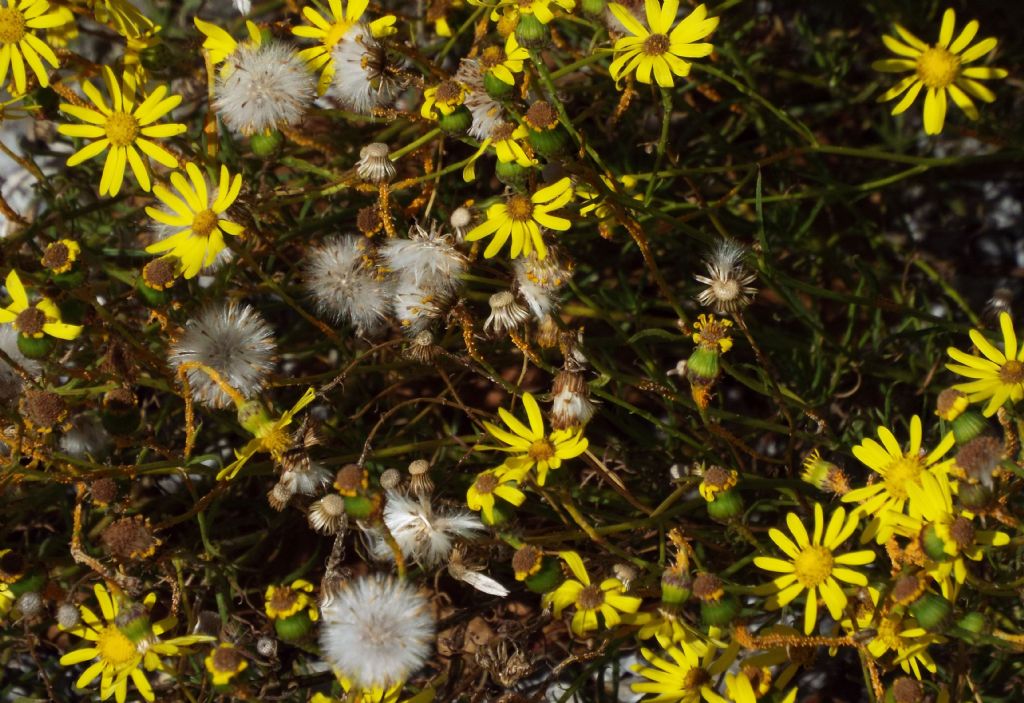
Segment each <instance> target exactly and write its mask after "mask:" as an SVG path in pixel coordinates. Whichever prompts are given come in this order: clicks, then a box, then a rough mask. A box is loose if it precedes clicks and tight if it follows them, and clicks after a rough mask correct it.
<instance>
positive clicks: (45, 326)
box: [0, 270, 82, 340]
mask: <svg viewBox="0 0 1024 703" xmlns="http://www.w3.org/2000/svg"><path fill="white" fill-rule="evenodd" d="M5 283H6V284H7V294H8V295H9V296H11V304H10V305H8V306H7V307H6V308H0V324H7V323H11V324H12V325H13V326H14V329H15V330H16V331H17V332H18V333H19V334H21V335H22V336H25V337H32V338H34V339H39V338H41V337H42V336H43V335H44V334H45V335H49V336H50V337H56V338H57V339H65V340H71V339H74V338H75V337H77V336H78V335H80V334H81V333H82V327H81V326H80V325H69V324H67V323H66V322H62V321H61V318H60V309H59V308H58V307H57V304H56V303H54V302H53V301H52V300H50V299H49V298H46V297H42V296H40V298H39V299H38V300H37V301H36V302H34V303H31V304H30V303H29V301H28V293H27V292H26V291H25V286H24V285H23V284H22V282H21V278H19V277H18V273H17V272H16V271H14V270H11V272H10V273H8V274H7V280H6V281H5Z"/></svg>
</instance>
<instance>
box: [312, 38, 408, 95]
mask: <svg viewBox="0 0 1024 703" xmlns="http://www.w3.org/2000/svg"><path fill="white" fill-rule="evenodd" d="M333 53H334V66H335V69H334V79H333V81H332V82H331V85H330V87H329V88H328V89H327V96H328V97H332V98H335V99H337V100H339V101H340V102H341V103H343V104H344V105H345V106H346V107H348V108H349V109H351V110H352V111H353V112H358V113H360V114H362V115H369V114H372V113H373V110H374V108H378V107H385V106H386V105H388V104H389V103H390V102H391V100H392V98H393V97H394V95H395V93H396V92H397V91H398V86H397V84H396V83H395V81H394V79H393V78H392V77H391V75H390V73H389V71H388V69H389V60H388V56H387V52H386V51H385V50H384V47H383V46H381V44H380V43H379V42H378V41H377V40H376V39H374V38H373V35H372V33H371V32H370V29H369V27H367V26H366V25H365V24H357V25H355V26H353V27H352V28H351V29H349V31H348V32H347V33H346V34H345V38H344V40H343V41H340V42H338V43H337V44H335V46H334V52H333Z"/></svg>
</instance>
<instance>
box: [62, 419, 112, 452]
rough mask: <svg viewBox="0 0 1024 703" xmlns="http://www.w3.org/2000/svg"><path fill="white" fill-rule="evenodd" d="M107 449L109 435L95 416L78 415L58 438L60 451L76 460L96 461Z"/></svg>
mask: <svg viewBox="0 0 1024 703" xmlns="http://www.w3.org/2000/svg"><path fill="white" fill-rule="evenodd" d="M109 447H110V434H108V433H107V430H106V429H105V428H104V427H103V423H102V422H100V419H99V418H98V417H96V416H95V415H79V416H78V417H76V418H75V419H73V420H72V421H71V429H69V430H68V431H67V432H65V433H64V434H63V435H61V438H60V450H61V451H62V452H64V453H65V454H67V455H68V456H73V457H76V458H78V459H87V458H90V457H91V458H93V459H98V458H100V457H102V456H103V455H105V454H106V452H107V449H108V448H109Z"/></svg>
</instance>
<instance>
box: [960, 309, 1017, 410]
mask: <svg viewBox="0 0 1024 703" xmlns="http://www.w3.org/2000/svg"><path fill="white" fill-rule="evenodd" d="M999 326H1000V328H1001V329H1002V332H1003V351H999V350H998V349H996V347H995V345H993V344H992V343H991V342H989V341H988V340H987V339H985V336H984V335H983V334H982V333H981V332H980V331H978V330H971V332H970V336H971V341H972V342H974V345H975V346H976V347H978V349H979V350H980V351H981V353H982V354H984V355H985V358H984V359H983V358H981V357H980V356H973V355H971V354H966V353H964V352H962V351H960V350H959V349H956V348H955V347H949V348H948V349H947V350H946V353H947V354H949V355H950V356H951V357H952V358H953V360H954V361H959V362H960V364H946V368H947V369H949V370H950V371H952V372H953V373H956V374H960V375H961V376H965V377H967V378H970V379H974V380H971V381H969V382H967V383H959V384H957V385H955V386H953V388H955V389H956V390H958V391H963V392H964V393H967V398H968V400H969V401H970V402H972V403H977V402H980V401H982V400H986V399H988V405H986V406H985V409H984V411H982V414H983V415H984V416H985V417H992V416H993V415H995V413H996V410H998V409H999V406H1000V405H1002V404H1003V403H1005V402H1006V401H1007V400H1009V401H1011V402H1014V403H1016V402H1018V401H1020V400H1021V399H1022V398H1024V346H1021V347H1020V348H1019V349H1018V347H1017V335H1016V333H1015V332H1014V331H1013V319H1012V318H1011V317H1010V315H1009V313H1006V312H1002V313H999Z"/></svg>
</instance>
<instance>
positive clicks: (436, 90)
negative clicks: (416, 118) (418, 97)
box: [420, 80, 466, 120]
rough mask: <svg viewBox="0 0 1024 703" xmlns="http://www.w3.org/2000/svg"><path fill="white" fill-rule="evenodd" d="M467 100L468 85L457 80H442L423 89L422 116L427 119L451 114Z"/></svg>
mask: <svg viewBox="0 0 1024 703" xmlns="http://www.w3.org/2000/svg"><path fill="white" fill-rule="evenodd" d="M465 100H466V86H464V85H462V84H461V83H459V82H458V81H456V80H447V81H441V82H440V83H438V84H437V85H432V86H430V87H429V88H427V89H426V90H424V91H423V105H421V106H420V116H421V117H423V118H424V119H427V120H437V119H440V117H441V116H442V115H450V114H452V113H453V112H455V110H456V109H457V108H458V107H459V106H460V105H462V103H463V102H465Z"/></svg>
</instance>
